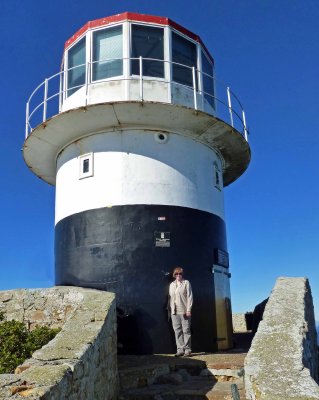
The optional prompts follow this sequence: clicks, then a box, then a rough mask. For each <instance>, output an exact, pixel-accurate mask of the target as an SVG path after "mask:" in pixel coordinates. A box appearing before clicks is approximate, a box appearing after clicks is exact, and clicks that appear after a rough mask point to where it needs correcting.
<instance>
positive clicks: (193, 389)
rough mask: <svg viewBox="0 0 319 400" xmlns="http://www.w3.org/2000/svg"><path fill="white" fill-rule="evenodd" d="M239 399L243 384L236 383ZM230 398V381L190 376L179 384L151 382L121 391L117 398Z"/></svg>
mask: <svg viewBox="0 0 319 400" xmlns="http://www.w3.org/2000/svg"><path fill="white" fill-rule="evenodd" d="M237 387H238V391H239V394H240V399H244V398H245V396H244V386H243V384H242V383H239V384H237ZM200 399H206V400H232V392H231V383H229V382H216V381H214V380H213V379H209V378H204V377H192V378H191V379H190V380H189V381H188V382H183V383H181V384H175V385H174V384H153V385H151V386H148V387H144V388H135V389H128V390H126V391H123V392H121V394H120V396H119V400H200Z"/></svg>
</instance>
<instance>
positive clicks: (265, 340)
mask: <svg viewBox="0 0 319 400" xmlns="http://www.w3.org/2000/svg"><path fill="white" fill-rule="evenodd" d="M316 380H317V381H318V349H317V333H316V328H315V319H314V310H313V303H312V296H311V290H310V286H309V282H308V280H307V279H306V278H278V280H277V282H276V285H275V287H274V289H273V291H272V293H271V296H270V298H269V300H268V304H267V306H266V309H265V312H264V316H263V320H262V321H261V323H260V325H259V328H258V331H257V334H256V335H255V337H254V340H253V342H252V346H251V348H250V350H249V352H248V355H247V357H246V359H245V387H246V394H247V398H248V399H251V400H263V399H267V400H287V399H296V400H297V399H298V400H311V399H319V386H318V385H317V383H316Z"/></svg>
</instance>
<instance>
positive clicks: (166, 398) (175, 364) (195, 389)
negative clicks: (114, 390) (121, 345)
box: [118, 353, 245, 400]
mask: <svg viewBox="0 0 319 400" xmlns="http://www.w3.org/2000/svg"><path fill="white" fill-rule="evenodd" d="M244 358H245V354H243V353H242V354H239V353H237V354H234V353H214V354H204V353H201V354H194V355H193V356H192V357H190V358H184V357H181V358H176V357H173V356H172V355H165V354H164V355H163V354H162V355H160V354H158V355H147V356H119V357H118V367H119V377H120V390H121V394H120V397H119V399H121V400H125V399H127V400H135V399H141V400H143V399H154V400H171V399H172V400H173V399H182V400H184V399H185V400H193V399H195V400H197V399H209V400H213V399H214V400H228V399H229V400H231V399H232V394H231V385H232V384H234V383H235V384H236V385H237V386H238V388H239V393H240V396H241V398H242V399H244V398H245V397H244V386H243V374H244V369H243V365H244Z"/></svg>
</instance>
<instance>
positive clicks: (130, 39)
mask: <svg viewBox="0 0 319 400" xmlns="http://www.w3.org/2000/svg"><path fill="white" fill-rule="evenodd" d="M23 155H24V159H25V162H26V164H27V165H28V167H29V168H30V169H31V170H32V172H33V173H34V174H36V175H37V176H38V177H40V178H41V179H43V180H44V181H46V182H47V183H49V184H51V185H55V186H56V206H55V279H56V284H57V285H74V286H82V287H90V288H96V289H100V290H107V291H111V292H115V293H116V301H117V307H118V335H119V338H118V339H119V342H120V343H121V348H122V351H123V352H126V353H137V354H145V353H167V352H173V351H174V350H175V344H174V343H175V342H174V338H173V333H172V328H171V325H170V322H168V315H167V309H166V305H167V291H168V285H169V283H170V281H171V279H172V277H171V275H170V273H171V271H172V269H173V268H174V267H176V266H180V267H183V268H184V271H185V276H186V278H187V279H188V280H189V281H190V282H191V284H192V288H193V294H194V306H193V310H192V328H193V335H192V340H193V346H192V347H193V350H194V351H213V350H217V349H226V348H229V347H231V346H232V339H231V333H232V329H231V328H232V326H231V304H230V289H229V278H230V272H229V256H228V252H227V243H226V233H225V218H224V201H223V191H224V187H225V186H227V185H229V184H230V183H232V182H233V181H235V180H236V179H237V178H238V177H239V176H240V175H241V174H242V173H243V172H244V171H245V170H246V168H247V166H248V164H249V161H250V148H249V145H248V142H247V129H246V122H245V114H244V112H243V110H242V107H241V104H240V102H239V100H238V98H237V97H236V96H235V95H234V94H233V93H232V91H231V90H230V89H229V88H228V87H223V85H222V84H219V83H218V81H217V80H216V79H215V77H214V60H213V58H212V56H211V54H210V53H209V51H208V50H207V49H206V47H205V46H204V44H203V42H202V41H201V39H200V37H199V36H197V35H195V34H194V33H192V32H190V31H189V30H187V29H185V28H184V27H182V26H180V25H178V24H177V23H175V22H173V21H172V20H170V19H168V18H163V17H156V16H151V15H141V14H136V13H128V12H127V13H122V14H118V15H114V16H110V17H106V18H102V19H98V20H95V21H90V22H88V23H87V24H86V25H84V26H83V27H82V28H81V29H80V30H79V31H78V32H76V33H75V34H74V35H73V36H72V37H71V38H70V39H69V40H67V41H66V43H65V47H64V53H63V63H62V67H61V71H60V72H59V73H57V74H56V75H54V76H53V77H51V78H49V79H45V80H44V82H43V83H42V84H40V85H39V86H38V87H37V88H36V89H35V91H34V92H33V93H32V95H31V97H30V98H29V100H28V103H27V116H26V140H25V142H24V146H23Z"/></svg>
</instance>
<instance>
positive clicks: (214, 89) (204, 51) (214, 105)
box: [200, 46, 216, 110]
mask: <svg viewBox="0 0 319 400" xmlns="http://www.w3.org/2000/svg"><path fill="white" fill-rule="evenodd" d="M200 52H201V69H200V72H201V82H202V96H203V102H204V101H205V99H206V101H207V102H208V104H209V105H210V106H211V107H212V108H213V110H216V86H215V65H214V62H213V61H212V60H211V58H210V56H209V55H208V53H207V51H206V50H205V48H204V47H203V46H200ZM203 56H204V57H205V58H206V60H207V61H208V62H209V64H210V65H211V66H212V70H213V75H212V76H213V97H211V96H209V97H211V99H212V103H213V104H212V103H211V102H210V101H209V100H208V99H207V97H206V96H205V93H204V92H205V84H204V79H205V75H204V68H203ZM203 106H204V104H203Z"/></svg>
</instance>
